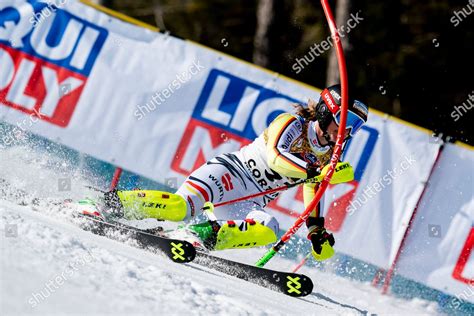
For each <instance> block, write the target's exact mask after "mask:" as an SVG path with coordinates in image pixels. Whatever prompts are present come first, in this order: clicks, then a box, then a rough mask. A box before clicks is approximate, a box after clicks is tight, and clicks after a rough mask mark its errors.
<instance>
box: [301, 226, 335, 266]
mask: <svg viewBox="0 0 474 316" xmlns="http://www.w3.org/2000/svg"><path fill="white" fill-rule="evenodd" d="M308 239H309V240H311V244H312V247H313V249H312V251H311V253H312V254H313V257H314V258H315V259H316V260H318V261H323V260H326V259H329V258H331V257H332V256H333V255H334V249H333V248H332V246H334V243H335V240H334V236H333V234H331V233H328V232H327V231H326V228H324V227H320V226H312V227H310V228H309V234H308Z"/></svg>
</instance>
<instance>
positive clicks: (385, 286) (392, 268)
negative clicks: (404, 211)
mask: <svg viewBox="0 0 474 316" xmlns="http://www.w3.org/2000/svg"><path fill="white" fill-rule="evenodd" d="M442 151H443V145H442V146H441V147H440V148H439V150H438V154H437V155H436V159H435V161H434V163H433V166H432V167H431V170H430V174H429V175H428V179H427V181H426V184H425V187H424V188H423V191H422V192H421V195H420V197H419V199H418V201H417V202H416V205H415V209H414V210H413V213H412V214H411V217H410V220H409V221H408V225H407V228H406V229H405V233H404V234H403V238H402V241H401V242H400V246H399V247H398V251H397V254H396V255H395V258H394V259H393V262H392V265H391V266H390V269H389V270H388V272H387V275H386V276H385V281H384V283H383V287H382V294H387V292H388V288H389V286H390V282H391V281H392V277H393V274H394V272H395V268H396V266H397V264H398V260H400V255H401V254H402V251H403V249H404V248H405V243H406V240H407V237H408V235H409V234H410V230H411V226H412V225H413V222H414V221H415V216H416V213H417V211H418V207H419V206H420V204H421V200H423V196H424V195H425V193H426V189H427V188H428V185H429V180H430V178H431V176H432V174H433V172H434V170H435V169H436V166H437V165H438V161H439V158H440V157H441V152H442Z"/></svg>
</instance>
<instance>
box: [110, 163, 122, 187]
mask: <svg viewBox="0 0 474 316" xmlns="http://www.w3.org/2000/svg"><path fill="white" fill-rule="evenodd" d="M121 175H122V168H120V167H117V168H115V172H114V176H113V177H112V181H111V182H110V188H109V189H110V191H112V190H114V189H115V188H116V187H117V184H118V183H119V181H120V176H121Z"/></svg>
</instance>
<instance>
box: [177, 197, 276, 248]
mask: <svg viewBox="0 0 474 316" xmlns="http://www.w3.org/2000/svg"><path fill="white" fill-rule="evenodd" d="M203 211H204V212H205V213H206V214H207V216H208V218H209V220H208V221H207V222H204V223H199V224H195V225H189V226H187V227H186V228H185V230H186V231H188V232H191V234H192V235H194V237H195V239H194V240H193V241H191V240H188V241H190V242H192V243H194V245H195V246H197V247H198V248H201V249H202V248H203V247H204V248H205V249H207V250H223V249H236V248H252V247H259V246H265V245H268V244H270V243H273V242H275V241H276V240H277V236H276V234H275V232H274V231H273V230H272V229H270V228H269V227H267V226H265V225H262V224H261V223H259V222H257V221H255V220H253V219H245V220H243V221H231V220H230V221H227V222H225V223H224V224H222V225H221V224H220V223H219V222H218V221H217V219H216V218H215V215H214V205H212V203H210V202H207V203H205V204H204V207H203ZM237 222H238V223H239V224H237Z"/></svg>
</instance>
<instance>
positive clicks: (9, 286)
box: [0, 148, 438, 315]
mask: <svg viewBox="0 0 474 316" xmlns="http://www.w3.org/2000/svg"><path fill="white" fill-rule="evenodd" d="M51 159H52V158H51V157H43V156H42V155H41V154H38V153H32V152H30V151H27V150H25V149H22V148H10V149H8V150H7V149H2V150H1V151H0V168H1V169H0V238H1V239H0V240H1V243H0V251H1V257H0V315H209V314H221V315H359V314H364V315H371V314H378V315H384V314H391V315H394V314H396V315H422V314H424V315H434V314H437V313H438V312H437V305H436V304H435V303H431V302H426V301H422V300H418V299H414V300H410V301H406V300H401V299H397V298H394V297H392V296H388V295H381V294H380V293H379V290H377V289H375V288H373V287H372V286H370V284H366V283H359V282H355V281H351V280H348V279H344V278H341V277H339V276H336V275H333V274H330V273H323V272H321V271H319V270H316V269H314V268H313V269H312V268H306V267H303V268H302V269H301V270H300V272H301V273H304V274H306V275H308V276H309V277H311V278H312V280H313V283H314V285H315V287H314V291H313V293H312V294H311V295H309V296H307V297H304V298H299V299H296V298H292V297H289V296H286V295H283V294H280V293H277V292H274V291H272V290H269V289H266V288H263V287H260V286H258V285H254V284H252V283H248V282H246V281H242V280H240V279H237V278H235V277H231V276H227V275H225V274H222V273H219V272H216V271H213V270H211V269H208V268H206V267H202V266H199V265H197V264H194V263H189V264H184V265H179V264H175V263H173V262H171V261H170V260H169V259H168V258H166V257H164V256H163V255H162V254H160V253H154V252H152V251H150V250H142V249H138V248H136V247H134V244H133V242H132V241H125V242H120V241H116V240H111V239H108V238H105V237H101V236H97V235H94V234H92V233H90V232H86V231H83V230H81V229H80V228H79V227H78V223H77V222H75V221H76V220H73V219H72V217H71V216H70V214H68V213H67V211H65V210H64V208H62V206H61V205H58V204H57V203H56V202H57V201H60V200H61V199H63V198H70V197H71V198H79V197H83V196H84V194H91V192H87V191H85V189H84V185H85V184H87V183H88V182H87V181H85V180H83V178H82V175H81V172H80V170H78V168H72V167H71V166H68V165H67V164H66V165H65V164H64V163H59V162H58V163H55V162H54V161H53V162H52V161H51ZM71 170H73V171H71ZM66 178H67V179H71V186H70V188H69V189H70V190H59V188H58V183H61V181H62V179H66ZM61 185H62V184H60V185H59V186H61ZM63 189H64V187H63ZM263 252H264V250H263V249H250V250H232V251H224V252H219V253H217V254H218V255H220V256H224V257H230V258H232V259H234V260H239V261H242V262H246V263H254V262H255V261H256V259H258V258H259V257H260V256H261V255H262V254H263ZM294 264H295V263H294V262H292V261H289V260H286V259H282V258H278V257H276V258H274V259H273V260H272V261H271V262H270V263H269V264H268V267H269V268H273V269H279V270H290V269H291V267H293V266H294Z"/></svg>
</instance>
